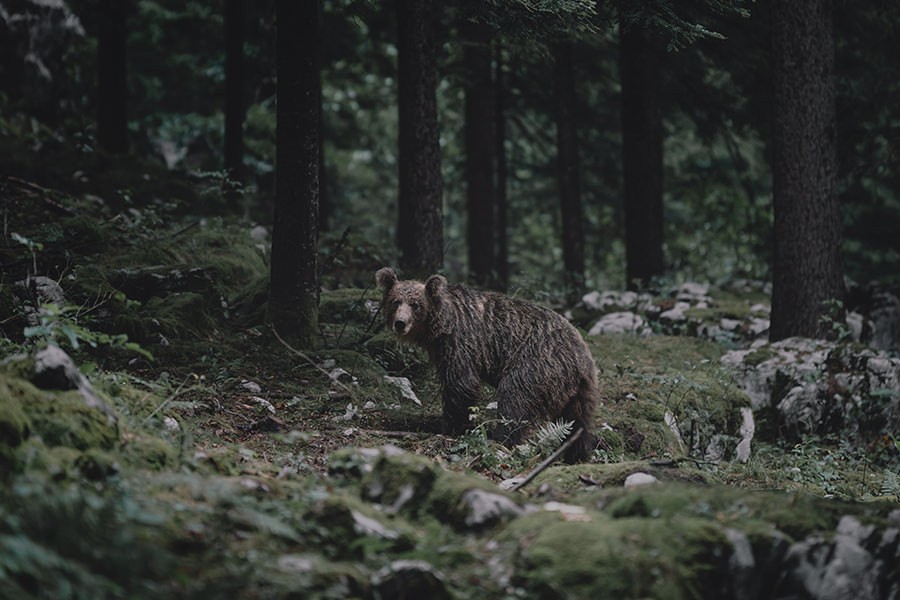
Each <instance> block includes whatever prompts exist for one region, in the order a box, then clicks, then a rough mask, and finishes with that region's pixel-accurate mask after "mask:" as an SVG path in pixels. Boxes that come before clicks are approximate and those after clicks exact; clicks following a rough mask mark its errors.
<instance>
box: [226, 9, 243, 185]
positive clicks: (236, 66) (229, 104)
mask: <svg viewBox="0 0 900 600" xmlns="http://www.w3.org/2000/svg"><path fill="white" fill-rule="evenodd" d="M225 172H226V175H227V176H228V181H227V182H226V188H225V191H226V195H227V196H228V197H229V198H230V199H239V198H240V190H241V183H242V179H243V175H244V0H225Z"/></svg>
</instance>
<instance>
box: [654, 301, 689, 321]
mask: <svg viewBox="0 0 900 600" xmlns="http://www.w3.org/2000/svg"><path fill="white" fill-rule="evenodd" d="M690 308H691V304H690V303H689V302H676V303H675V306H673V307H672V308H670V309H669V310H667V311H664V312H663V313H662V314H660V315H659V320H660V321H668V322H670V323H673V322H676V321H684V320H686V319H687V316H685V314H684V313H685V312H686V311H687V310H688V309H690Z"/></svg>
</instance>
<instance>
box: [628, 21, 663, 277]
mask: <svg viewBox="0 0 900 600" xmlns="http://www.w3.org/2000/svg"><path fill="white" fill-rule="evenodd" d="M619 44H620V55H619V69H620V77H621V83H622V171H623V187H624V209H625V210H624V212H625V276H626V285H627V286H628V288H629V289H635V288H639V287H641V286H642V285H646V284H647V283H648V282H649V281H650V280H651V279H652V278H653V277H656V276H659V275H662V273H663V269H664V265H663V250H662V244H663V201H662V195H663V162H662V144H663V135H662V115H661V111H660V99H659V95H660V90H659V79H660V76H661V69H660V60H661V54H660V51H659V50H658V49H657V48H656V46H655V44H654V43H653V42H652V41H651V40H650V39H649V35H648V33H647V32H646V31H645V30H644V29H643V28H641V27H639V26H637V25H634V26H630V27H628V26H626V27H624V28H623V29H622V31H621V34H620V38H619Z"/></svg>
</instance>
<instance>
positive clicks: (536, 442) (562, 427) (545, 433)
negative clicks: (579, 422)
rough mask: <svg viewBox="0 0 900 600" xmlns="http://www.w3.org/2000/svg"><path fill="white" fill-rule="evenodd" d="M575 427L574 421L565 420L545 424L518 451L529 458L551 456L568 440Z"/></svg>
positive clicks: (518, 447)
mask: <svg viewBox="0 0 900 600" xmlns="http://www.w3.org/2000/svg"><path fill="white" fill-rule="evenodd" d="M574 425H575V422H574V421H564V420H563V419H558V420H556V421H552V422H550V423H545V424H543V425H541V426H540V427H539V428H538V429H537V430H536V431H535V432H534V433H533V434H531V437H530V438H529V439H528V440H527V441H526V442H525V443H524V444H521V445H519V446H517V447H516V451H517V452H518V453H519V454H520V455H522V456H524V457H527V458H530V457H532V456H534V455H535V454H540V455H541V456H549V455H550V454H552V453H553V452H554V451H556V450H557V449H558V448H559V447H560V446H561V445H562V444H563V443H564V442H565V441H566V439H568V437H569V434H571V433H572V427H574Z"/></svg>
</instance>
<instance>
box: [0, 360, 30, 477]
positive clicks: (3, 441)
mask: <svg viewBox="0 0 900 600" xmlns="http://www.w3.org/2000/svg"><path fill="white" fill-rule="evenodd" d="M30 433H31V421H30V420H29V419H28V416H27V415H26V414H25V411H24V410H23V409H22V405H21V403H20V402H19V400H18V399H17V398H16V397H15V396H14V395H13V393H12V391H11V390H10V388H9V384H8V382H7V381H6V380H5V378H4V377H2V376H0V477H2V476H4V475H6V474H8V473H10V472H11V471H15V470H17V463H18V461H17V459H16V449H17V448H18V447H19V446H20V445H21V444H22V442H24V441H25V440H26V439H27V438H28V436H29V434H30Z"/></svg>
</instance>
